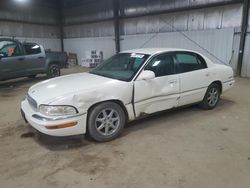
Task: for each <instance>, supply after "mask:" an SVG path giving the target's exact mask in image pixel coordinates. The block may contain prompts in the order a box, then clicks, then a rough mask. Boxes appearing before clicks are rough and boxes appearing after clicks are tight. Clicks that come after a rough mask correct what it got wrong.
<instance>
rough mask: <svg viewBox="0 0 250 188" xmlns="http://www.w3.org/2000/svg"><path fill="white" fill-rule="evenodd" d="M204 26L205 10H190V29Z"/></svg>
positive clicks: (199, 28)
mask: <svg viewBox="0 0 250 188" xmlns="http://www.w3.org/2000/svg"><path fill="white" fill-rule="evenodd" d="M203 28H204V10H201V11H196V12H190V13H189V17H188V30H202V29H203Z"/></svg>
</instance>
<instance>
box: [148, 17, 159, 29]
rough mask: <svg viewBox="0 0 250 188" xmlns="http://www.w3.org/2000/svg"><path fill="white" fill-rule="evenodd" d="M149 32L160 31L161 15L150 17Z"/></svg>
mask: <svg viewBox="0 0 250 188" xmlns="http://www.w3.org/2000/svg"><path fill="white" fill-rule="evenodd" d="M147 25H148V27H147V33H158V32H159V16H150V17H148V23H147Z"/></svg>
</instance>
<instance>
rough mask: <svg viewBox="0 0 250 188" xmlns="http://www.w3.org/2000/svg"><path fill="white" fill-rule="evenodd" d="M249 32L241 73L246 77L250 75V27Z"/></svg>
mask: <svg viewBox="0 0 250 188" xmlns="http://www.w3.org/2000/svg"><path fill="white" fill-rule="evenodd" d="M248 30H249V33H248V34H247V37H246V42H245V50H244V56H243V62H242V71H241V75H242V76H244V77H250V28H249V29H248Z"/></svg>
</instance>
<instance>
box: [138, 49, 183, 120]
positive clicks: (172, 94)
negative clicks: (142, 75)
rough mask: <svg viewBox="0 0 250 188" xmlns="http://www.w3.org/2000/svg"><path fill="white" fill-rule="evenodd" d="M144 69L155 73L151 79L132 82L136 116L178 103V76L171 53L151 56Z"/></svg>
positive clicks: (168, 107)
mask: <svg viewBox="0 0 250 188" xmlns="http://www.w3.org/2000/svg"><path fill="white" fill-rule="evenodd" d="M144 70H150V71H153V72H154V73H155V78H154V79H151V80H136V81H135V83H134V87H135V88H134V106H135V112H136V116H137V117H139V116H141V115H143V114H151V113H154V112H158V111H162V110H166V109H170V108H173V107H175V106H177V105H178V98H179V89H180V88H179V87H180V86H179V76H178V75H176V74H175V67H174V60H173V56H172V54H171V53H166V54H161V55H158V56H156V57H155V58H153V59H152V60H151V61H150V62H149V63H148V65H146V67H145V68H144Z"/></svg>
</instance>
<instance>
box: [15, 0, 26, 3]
mask: <svg viewBox="0 0 250 188" xmlns="http://www.w3.org/2000/svg"><path fill="white" fill-rule="evenodd" d="M14 1H15V2H17V3H28V1H29V0H14Z"/></svg>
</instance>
